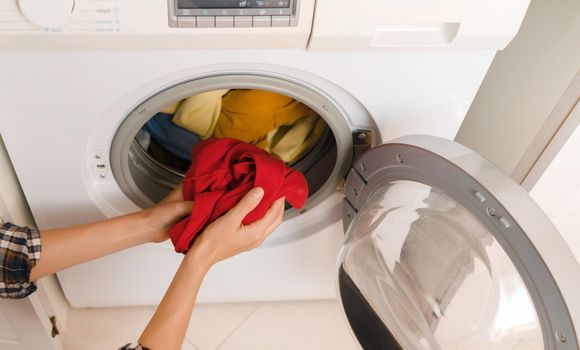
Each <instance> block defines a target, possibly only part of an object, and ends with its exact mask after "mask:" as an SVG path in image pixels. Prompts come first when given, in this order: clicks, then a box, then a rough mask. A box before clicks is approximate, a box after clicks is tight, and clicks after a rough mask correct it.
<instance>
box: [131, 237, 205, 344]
mask: <svg viewBox="0 0 580 350" xmlns="http://www.w3.org/2000/svg"><path fill="white" fill-rule="evenodd" d="M209 261H210V259H208V258H207V257H206V256H204V254H203V253H202V250H201V249H197V248H195V247H194V248H192V249H191V250H190V251H189V252H188V253H187V255H186V256H185V258H184V259H183V261H182V263H181V265H180V267H179V269H178V270H177V273H176V274H175V277H174V278H173V281H172V282H171V285H170V286H169V289H168V290H167V292H166V293H165V296H164V297H163V300H162V301H161V303H160V304H159V307H158V308H157V310H156V311H155V314H154V315H153V318H152V319H151V321H150V322H149V324H148V325H147V327H146V328H145V330H144V331H143V334H142V335H141V338H140V339H139V343H140V344H141V345H142V346H144V347H147V348H149V349H152V350H160V349H163V350H173V349H175V350H179V349H181V346H182V344H183V340H184V338H185V333H186V331H187V326H188V324H189V320H190V318H191V314H192V312H193V306H194V305H195V299H196V298H197V293H198V291H199V288H200V286H201V282H202V280H203V278H204V277H205V275H206V273H207V271H208V270H209V268H210V267H211V264H210V263H209Z"/></svg>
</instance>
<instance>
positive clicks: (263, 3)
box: [177, 0, 290, 9]
mask: <svg viewBox="0 0 580 350" xmlns="http://www.w3.org/2000/svg"><path fill="white" fill-rule="evenodd" d="M177 8H179V9H243V8H247V9H254V8H264V9H267V8H275V9H279V8H290V0H178V2H177Z"/></svg>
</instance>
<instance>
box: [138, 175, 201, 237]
mask: <svg viewBox="0 0 580 350" xmlns="http://www.w3.org/2000/svg"><path fill="white" fill-rule="evenodd" d="M192 206H193V202H186V201H184V200H183V192H182V189H181V186H178V187H177V188H176V189H174V190H173V191H172V192H171V193H170V194H169V195H167V197H165V198H164V199H163V200H162V201H161V202H159V203H158V204H157V205H156V206H154V207H153V208H150V209H145V210H143V211H142V212H141V213H142V215H143V216H144V218H145V223H146V225H147V227H146V228H145V232H146V234H147V235H149V237H150V238H149V241H151V242H154V243H160V242H163V241H165V240H167V239H169V235H168V233H167V232H168V231H169V229H170V228H171V227H172V226H173V225H175V224H176V223H177V222H178V221H179V220H181V219H183V218H184V217H186V216H188V215H190V214H191V208H192Z"/></svg>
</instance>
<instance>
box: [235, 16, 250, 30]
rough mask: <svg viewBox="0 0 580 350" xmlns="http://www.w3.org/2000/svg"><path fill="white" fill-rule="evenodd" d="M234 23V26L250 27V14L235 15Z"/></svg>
mask: <svg viewBox="0 0 580 350" xmlns="http://www.w3.org/2000/svg"><path fill="white" fill-rule="evenodd" d="M234 25H235V26H236V27H251V26H252V16H236V17H234Z"/></svg>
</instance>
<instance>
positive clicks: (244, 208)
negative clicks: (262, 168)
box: [226, 187, 264, 222]
mask: <svg viewBox="0 0 580 350" xmlns="http://www.w3.org/2000/svg"><path fill="white" fill-rule="evenodd" d="M262 197H264V189H262V188H261V187H256V188H254V189H252V190H251V191H249V192H248V193H246V195H245V196H244V197H243V198H242V199H241V200H240V202H239V203H238V204H237V205H236V206H235V207H233V208H232V209H230V211H228V213H227V214H226V215H227V216H228V217H230V218H231V219H233V220H235V221H237V222H241V221H242V220H243V219H244V218H245V217H246V215H248V213H249V212H251V211H252V210H254V208H256V207H257V206H258V204H260V201H261V200H262Z"/></svg>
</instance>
